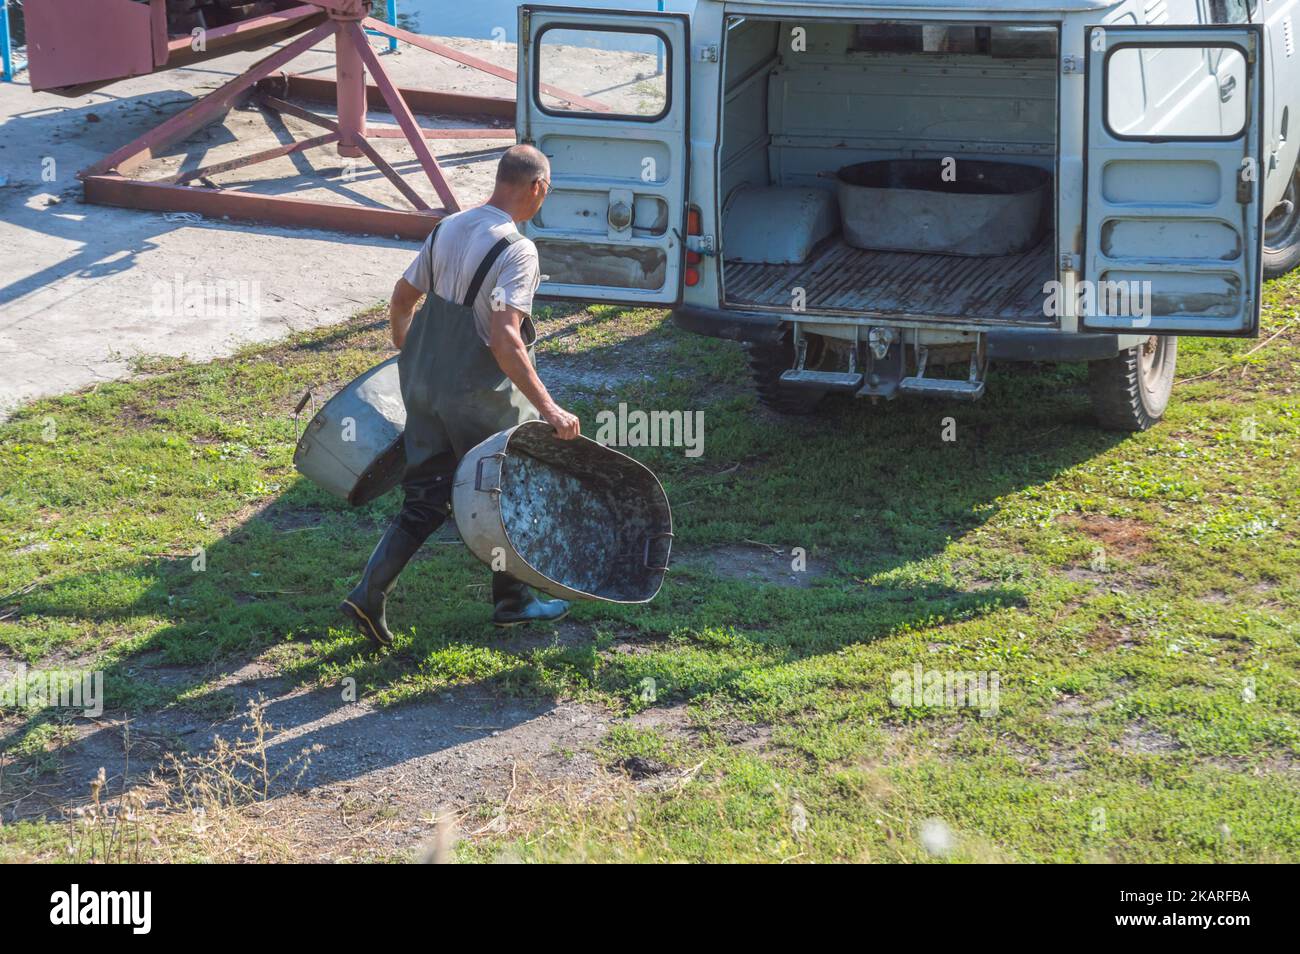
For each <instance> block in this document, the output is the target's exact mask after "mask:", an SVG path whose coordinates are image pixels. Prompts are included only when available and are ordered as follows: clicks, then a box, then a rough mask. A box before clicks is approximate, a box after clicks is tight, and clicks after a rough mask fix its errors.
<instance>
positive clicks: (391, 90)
mask: <svg viewBox="0 0 1300 954" xmlns="http://www.w3.org/2000/svg"><path fill="white" fill-rule="evenodd" d="M345 35H346V37H347V39H349V40H351V41H352V43H353V44H354V45H355V46H356V49H357V51H358V52H359V53H360V54H361V59H362V60H363V61H364V62H365V64H366V68H367V69H368V70H370V75H371V76H373V77H374V78H375V85H377V86H378V87H379V88H380V90H381V91H382V92H383V94H384V101H385V102H387V103H388V110H389V112H391V113H392V114H393V117H394V118H395V119H396V120H397V124H398V125H399V126H401V127H402V131H403V132H404V133H406V141H407V142H408V143H409V144H410V146H411V148H412V149H413V150H414V151H415V156H416V158H417V159H419V160H420V165H421V166H423V167H424V174H425V175H427V176H428V177H429V181H430V182H431V183H433V189H434V191H435V192H437V193H438V198H439V199H441V200H442V204H443V206H444V207H445V208H446V209H447V211H448V212H459V211H460V203H459V202H457V201H456V194H455V193H454V192H452V191H451V186H450V185H449V184H448V182H447V179H446V177H445V176H443V174H442V167H441V166H439V165H438V160H437V159H436V158H434V155H433V153H432V152H430V151H429V145H428V143H426V142H425V141H424V134H423V133H421V132H420V124H419V123H417V122H416V121H415V116H414V115H412V113H411V108H410V107H409V106H407V105H406V100H404V99H402V94H401V93H400V92H398V90H397V87H396V86H394V85H393V81H392V80H390V79H389V78H388V73H387V71H385V69H384V66H383V64H382V63H380V62H379V57H377V56H375V51H374V50H372V49H371V48H370V41H368V40H367V39H366V35H365V33H363V32H362V30H361V27H360V25H359V24H357V23H355V22H350V21H349V22H340V23H339V32H338V34H337V36H338V39H337V40H335V42H336V43H337V42H340V41H341V40H342V39H343V37H344V36H345Z"/></svg>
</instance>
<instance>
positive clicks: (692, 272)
mask: <svg viewBox="0 0 1300 954" xmlns="http://www.w3.org/2000/svg"><path fill="white" fill-rule="evenodd" d="M686 234H687V235H703V234H704V228H703V226H702V222H701V219H700V210H699V207H698V206H694V205H690V206H687V207H686ZM702 259H703V256H702V255H700V253H699V252H692V251H691V250H690V249H687V250H686V276H685V280H686V284H687V285H698V284H699V283H700V270H699V268H697V267H696V266H698V265H699V264H700V261H701V260H702Z"/></svg>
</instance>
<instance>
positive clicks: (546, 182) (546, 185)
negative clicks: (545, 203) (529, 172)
mask: <svg viewBox="0 0 1300 954" xmlns="http://www.w3.org/2000/svg"><path fill="white" fill-rule="evenodd" d="M533 181H534V182H540V183H541V184H542V187H543V188H544V189H545V190H546V191H545V192H543V193H542V198H546V197H547V196H548V195H550V194H551V180H550V179H534V180H533Z"/></svg>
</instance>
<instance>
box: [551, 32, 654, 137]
mask: <svg viewBox="0 0 1300 954" xmlns="http://www.w3.org/2000/svg"><path fill="white" fill-rule="evenodd" d="M670 55H671V54H670V53H669V51H668V46H667V44H666V42H665V41H664V37H663V35H662V34H660V33H656V32H653V31H650V30H645V31H641V30H637V31H630V30H628V31H624V30H605V29H601V30H594V29H590V28H584V29H573V28H569V27H561V26H554V27H547V28H546V29H545V30H544V31H543V32H542V34H541V35H540V36H539V37H538V39H537V83H536V84H535V85H534V87H533V90H534V96H535V97H536V101H537V105H538V107H539V108H540V109H541V110H542V111H543V112H545V113H548V114H550V115H552V116H563V115H569V114H575V113H576V114H580V115H582V116H584V117H587V118H595V117H599V118H601V119H636V120H641V121H645V122H653V121H654V120H656V119H661V118H662V117H663V116H664V115H665V114H666V113H667V112H668V106H669V104H668V98H669V89H668V76H669V74H670V72H671V66H670V64H669V63H668V57H669V56H670ZM575 72H576V73H578V75H579V76H582V77H583V79H582V80H581V81H580V83H581V84H582V85H583V86H584V87H585V88H586V89H590V92H584V95H585V97H586V98H587V99H588V100H592V101H594V102H596V103H600V104H602V105H605V106H608V107H609V111H608V112H598V111H596V110H590V109H583V108H582V107H580V106H578V107H575V106H572V105H570V104H568V103H565V102H562V101H561V100H558V99H554V98H552V97H551V96H550V95H549V94H547V93H545V92H541V90H542V89H543V88H545V87H546V86H548V85H550V86H556V87H560V88H568V87H572V86H574V84H575V79H574V74H575ZM586 74H590V75H589V76H588V75H586Z"/></svg>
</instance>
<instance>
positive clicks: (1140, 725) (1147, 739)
mask: <svg viewBox="0 0 1300 954" xmlns="http://www.w3.org/2000/svg"><path fill="white" fill-rule="evenodd" d="M1114 747H1115V748H1117V749H1119V750H1120V751H1121V752H1130V753H1137V754H1140V755H1160V754H1165V753H1169V752H1177V751H1178V750H1180V749H1182V748H1183V744H1182V743H1181V742H1179V741H1178V740H1177V739H1175V738H1174V737H1173V736H1171V735H1169V734H1167V733H1165V732H1160V731H1159V730H1157V729H1154V728H1152V727H1151V726H1149V725H1147V724H1146V723H1145V722H1143V721H1142V720H1141V719H1139V720H1138V721H1137V722H1134V723H1131V724H1129V725H1127V726H1125V727H1124V733H1123V734H1122V735H1121V736H1120V738H1119V741H1118V742H1117V743H1115V746H1114Z"/></svg>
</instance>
